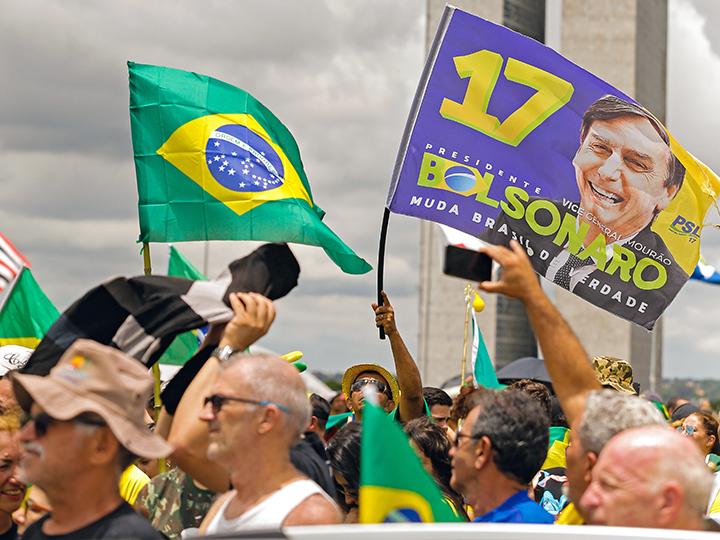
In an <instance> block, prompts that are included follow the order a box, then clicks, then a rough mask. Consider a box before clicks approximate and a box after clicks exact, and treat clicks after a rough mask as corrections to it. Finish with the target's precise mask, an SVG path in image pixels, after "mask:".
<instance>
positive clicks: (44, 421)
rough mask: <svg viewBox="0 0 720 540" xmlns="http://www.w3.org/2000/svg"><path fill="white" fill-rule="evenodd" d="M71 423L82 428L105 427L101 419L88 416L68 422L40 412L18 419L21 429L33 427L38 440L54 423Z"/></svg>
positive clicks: (79, 416)
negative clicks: (30, 425)
mask: <svg viewBox="0 0 720 540" xmlns="http://www.w3.org/2000/svg"><path fill="white" fill-rule="evenodd" d="M63 421H65V422H73V423H75V424H82V425H84V426H98V427H100V426H105V425H107V424H106V423H105V421H104V420H103V419H102V418H95V417H92V416H88V415H82V414H81V415H78V416H76V417H75V418H71V419H70V420H58V419H57V418H53V417H52V416H50V415H49V414H48V413H46V412H41V413H37V414H30V413H23V415H22V416H21V417H20V426H21V427H23V426H25V425H26V424H28V423H30V422H32V423H33V427H34V428H35V436H36V437H37V438H38V439H39V438H41V437H44V436H45V434H46V433H47V431H48V428H49V427H50V426H51V425H52V424H54V423H55V422H63Z"/></svg>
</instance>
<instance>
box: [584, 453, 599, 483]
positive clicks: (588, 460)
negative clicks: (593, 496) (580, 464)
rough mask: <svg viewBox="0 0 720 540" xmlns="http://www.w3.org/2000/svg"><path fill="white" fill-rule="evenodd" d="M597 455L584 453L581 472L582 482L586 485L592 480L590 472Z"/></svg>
mask: <svg viewBox="0 0 720 540" xmlns="http://www.w3.org/2000/svg"><path fill="white" fill-rule="evenodd" d="M597 460H598V455H597V454H596V453H595V452H585V472H583V480H585V481H586V482H587V483H588V484H589V483H590V481H591V480H592V470H593V469H594V468H595V464H596V463H597Z"/></svg>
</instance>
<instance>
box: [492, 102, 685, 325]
mask: <svg viewBox="0 0 720 540" xmlns="http://www.w3.org/2000/svg"><path fill="white" fill-rule="evenodd" d="M572 165H573V169H574V172H575V180H576V182H577V187H578V192H579V199H580V200H579V201H568V200H567V199H563V200H562V201H546V200H542V199H541V198H539V197H535V198H533V197H530V198H529V199H528V200H527V202H526V203H524V205H525V207H526V208H528V207H529V206H530V205H531V204H532V203H533V202H535V201H542V208H541V209H539V210H537V211H536V212H534V213H533V220H534V225H535V228H536V229H537V228H549V227H550V226H551V223H552V222H553V221H554V220H555V221H556V222H557V219H558V216H559V219H560V220H561V221H562V222H563V223H567V219H568V217H567V216H568V215H569V216H570V219H571V220H572V219H573V218H574V225H575V231H573V233H575V232H576V231H577V235H578V236H580V237H581V238H582V240H581V242H580V243H579V245H575V251H576V253H575V254H573V253H572V252H571V250H569V249H568V248H569V247H570V245H571V243H572V242H571V240H570V235H565V234H552V235H549V236H543V235H540V234H538V233H537V232H536V231H534V230H533V227H532V226H531V225H530V224H529V223H528V216H527V215H524V216H522V217H520V218H514V217H511V216H510V215H508V213H507V212H501V213H500V215H499V216H498V219H497V220H496V223H495V225H494V227H493V230H492V231H488V232H487V233H485V235H484V236H483V239H485V240H487V241H489V242H491V243H494V244H500V245H507V244H508V243H509V241H510V240H511V239H513V238H515V239H517V240H519V241H520V242H521V243H522V244H523V245H524V246H525V247H526V249H528V253H529V254H530V256H531V260H532V263H533V267H534V268H535V270H536V271H537V272H538V273H540V274H542V275H543V276H545V277H546V278H548V279H549V280H551V281H553V282H554V283H556V284H558V285H560V286H561V287H563V288H565V289H568V290H570V291H572V292H574V293H575V294H577V295H578V296H580V297H582V298H585V299H586V300H588V301H590V302H592V303H593V304H595V305H598V306H600V307H603V308H605V309H607V310H608V311H611V312H613V313H615V314H616V315H619V316H621V317H624V318H627V319H631V320H634V321H635V322H637V323H639V324H642V325H643V326H647V327H651V326H652V323H653V322H654V320H655V319H656V318H657V317H658V315H659V314H660V313H662V311H663V310H664V309H665V307H666V306H667V305H668V304H669V303H670V302H671V301H672V299H673V298H674V297H675V295H676V294H677V292H678V291H679V290H680V287H682V285H683V284H684V283H685V282H686V281H687V279H688V277H689V276H688V274H687V273H686V272H685V271H684V270H683V269H682V267H681V266H680V265H678V264H677V262H676V261H675V258H674V257H673V255H672V253H671V252H670V250H669V248H668V247H667V245H666V244H665V242H664V241H663V239H662V238H661V237H660V236H659V235H658V234H657V233H655V232H654V231H653V230H652V225H653V222H654V221H655V218H656V216H657V215H658V214H659V213H660V212H662V211H663V210H665V209H666V208H667V207H668V205H669V204H670V202H671V201H672V200H673V198H674V197H675V195H677V193H678V191H679V190H680V188H681V187H682V183H683V178H684V176H685V168H684V167H683V165H682V164H681V163H680V162H679V161H678V159H677V158H676V157H675V156H674V155H673V154H672V152H671V151H670V138H669V136H668V134H667V132H666V131H665V128H664V127H663V126H662V124H660V122H659V121H658V120H657V119H656V118H655V117H654V116H653V115H652V114H651V113H650V112H648V111H647V110H646V109H644V108H643V107H641V106H640V105H637V104H635V103H631V102H628V101H625V100H623V99H621V98H619V97H616V96H611V95H607V96H603V97H601V98H600V99H598V100H596V101H595V102H593V103H592V104H591V105H590V106H589V107H588V108H587V110H586V111H585V113H584V114H583V118H582V124H581V127H580V145H579V147H578V149H577V151H576V153H575V155H574V157H573V159H572ZM551 207H552V208H551ZM561 232H562V229H561ZM619 253H620V255H618V254H619ZM614 257H617V260H616V261H614V262H613V261H612V260H613V258H614ZM643 258H648V259H650V260H651V265H653V266H654V268H646V269H645V270H644V272H645V273H644V275H643V277H644V279H645V280H646V281H653V279H657V281H658V282H659V283H663V285H662V286H661V287H658V288H652V287H649V288H647V289H640V288H637V287H636V286H634V279H635V278H634V276H633V278H632V279H630V275H631V273H632V271H633V267H634V266H635V261H640V260H641V259H643ZM628 261H632V263H629V262H628ZM603 270H604V271H603ZM663 274H664V276H663ZM623 275H624V277H625V279H623V278H622V276H623Z"/></svg>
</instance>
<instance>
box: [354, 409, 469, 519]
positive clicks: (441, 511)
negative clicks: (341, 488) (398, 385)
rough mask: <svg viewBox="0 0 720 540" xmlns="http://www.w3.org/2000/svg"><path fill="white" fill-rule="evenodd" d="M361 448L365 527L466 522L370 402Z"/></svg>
mask: <svg viewBox="0 0 720 540" xmlns="http://www.w3.org/2000/svg"><path fill="white" fill-rule="evenodd" d="M362 422H363V426H362V441H361V444H360V523H387V522H398V521H415V522H419V521H423V522H455V521H462V520H461V519H460V518H459V517H458V516H457V514H456V513H455V512H454V511H453V509H452V506H451V505H450V504H449V502H448V501H447V500H446V499H444V498H443V495H442V493H441V492H440V489H439V488H438V487H437V485H436V484H435V481H434V480H433V479H432V478H431V477H430V475H429V474H428V473H427V472H426V471H425V469H424V468H423V466H422V463H420V459H419V458H418V456H417V454H415V451H414V450H413V449H412V448H411V447H410V444H409V443H408V439H407V436H406V435H405V433H404V432H403V430H402V428H401V427H400V425H399V424H398V423H397V422H396V421H394V420H392V419H391V418H390V417H388V415H387V414H385V412H384V411H383V410H382V409H380V408H379V407H377V406H376V405H372V404H371V403H369V402H368V401H367V400H366V401H365V408H364V410H363V421H362Z"/></svg>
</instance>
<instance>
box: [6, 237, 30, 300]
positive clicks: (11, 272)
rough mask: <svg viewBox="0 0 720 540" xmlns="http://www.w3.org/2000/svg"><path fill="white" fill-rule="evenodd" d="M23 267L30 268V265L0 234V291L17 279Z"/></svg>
mask: <svg viewBox="0 0 720 540" xmlns="http://www.w3.org/2000/svg"><path fill="white" fill-rule="evenodd" d="M23 266H27V267H28V268H30V263H29V262H28V261H27V259H26V258H25V257H24V256H23V254H22V253H20V251H19V250H18V248H16V247H15V246H14V245H13V243H12V242H11V241H10V240H9V239H8V237H7V236H5V235H4V234H3V233H0V291H2V290H3V289H4V288H5V287H7V286H8V285H9V284H10V282H11V281H12V280H13V279H15V277H17V275H18V274H19V273H20V270H22V267H23Z"/></svg>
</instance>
